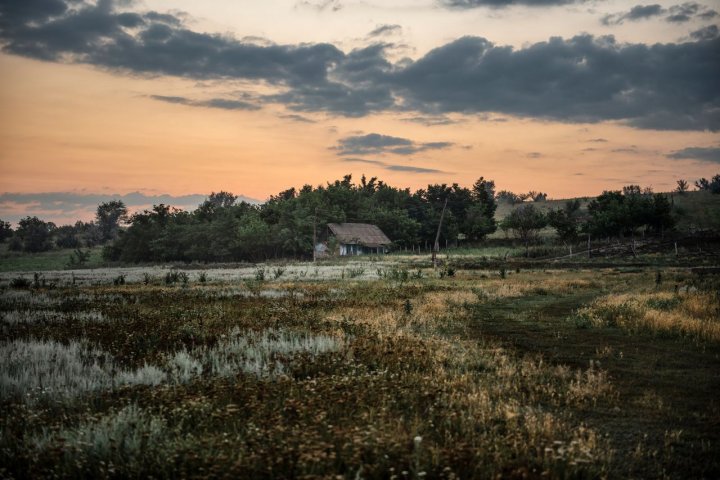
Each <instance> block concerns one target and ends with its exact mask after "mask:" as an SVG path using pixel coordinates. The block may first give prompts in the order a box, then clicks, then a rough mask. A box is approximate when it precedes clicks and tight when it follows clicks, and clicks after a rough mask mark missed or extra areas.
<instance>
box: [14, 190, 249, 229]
mask: <svg viewBox="0 0 720 480" xmlns="http://www.w3.org/2000/svg"><path fill="white" fill-rule="evenodd" d="M206 198H207V195H199V194H192V195H167V194H160V195H148V194H145V193H140V192H132V193H126V194H123V195H119V194H101V193H75V192H48V193H1V194H0V218H2V219H3V220H6V221H11V222H17V221H18V220H20V218H22V217H26V216H28V215H30V216H33V215H34V216H38V217H40V218H42V219H44V220H48V221H54V222H56V223H63V222H74V221H75V220H77V219H83V220H90V219H92V218H93V215H94V212H95V209H96V208H97V206H98V205H99V204H101V203H103V202H109V201H112V200H122V201H123V202H124V203H125V205H126V206H127V207H128V208H129V209H130V210H131V211H135V210H138V209H144V208H148V207H150V206H152V205H158V204H160V203H164V204H166V205H172V206H174V207H177V208H182V209H183V210H194V209H195V208H197V206H198V205H200V204H201V203H202V202H203V201H205V199H206ZM238 200H239V201H246V202H248V203H255V204H257V203H260V201H259V200H255V199H253V198H249V197H244V196H240V197H239V199H238Z"/></svg>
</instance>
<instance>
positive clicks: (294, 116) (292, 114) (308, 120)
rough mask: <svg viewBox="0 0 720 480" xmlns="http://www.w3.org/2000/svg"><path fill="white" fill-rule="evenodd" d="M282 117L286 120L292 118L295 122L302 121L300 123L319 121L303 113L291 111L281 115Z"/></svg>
mask: <svg viewBox="0 0 720 480" xmlns="http://www.w3.org/2000/svg"><path fill="white" fill-rule="evenodd" d="M279 117H280V118H284V119H285V120H292V121H293V122H300V123H317V122H316V121H315V120H312V119H310V118H307V117H303V116H302V115H297V114H295V113H290V114H286V115H279Z"/></svg>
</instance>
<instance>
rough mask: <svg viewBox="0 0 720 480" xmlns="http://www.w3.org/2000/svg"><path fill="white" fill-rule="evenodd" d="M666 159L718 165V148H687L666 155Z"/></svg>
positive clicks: (719, 149) (719, 152)
mask: <svg viewBox="0 0 720 480" xmlns="http://www.w3.org/2000/svg"><path fill="white" fill-rule="evenodd" d="M667 157H668V158H675V159H693V160H702V161H704V162H713V163H720V148H718V147H709V148H708V147H687V148H683V149H682V150H677V151H675V152H672V153H670V154H668V155H667Z"/></svg>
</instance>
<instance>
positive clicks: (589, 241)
mask: <svg viewBox="0 0 720 480" xmlns="http://www.w3.org/2000/svg"><path fill="white" fill-rule="evenodd" d="M588 258H590V234H589V233H588Z"/></svg>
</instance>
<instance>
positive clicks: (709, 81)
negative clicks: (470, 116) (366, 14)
mask: <svg viewBox="0 0 720 480" xmlns="http://www.w3.org/2000/svg"><path fill="white" fill-rule="evenodd" d="M717 78H720V41H718V40H711V41H706V42H693V43H682V44H656V45H651V46H648V45H642V44H618V43H616V42H615V40H614V38H613V37H601V38H595V37H592V36H590V35H581V36H576V37H573V38H571V39H569V40H563V39H561V38H552V39H550V41H548V42H541V43H536V44H534V45H531V46H529V47H526V48H524V49H522V50H514V49H513V48H511V47H498V46H494V45H493V44H492V43H490V42H489V41H488V40H486V39H484V38H478V37H464V38H461V39H459V40H456V41H454V42H452V43H449V44H447V45H444V46H442V47H439V48H437V49H435V50H432V51H430V52H429V53H428V54H427V55H425V56H424V57H423V58H421V59H419V60H417V61H416V62H413V63H412V64H410V65H409V66H407V67H406V68H404V69H402V70H400V71H398V72H396V73H395V74H394V75H393V81H394V86H395V87H396V88H397V90H398V92H399V93H400V94H401V96H402V97H403V98H404V100H405V105H406V106H408V107H409V108H412V109H415V110H419V111H423V110H425V111H427V110H430V111H433V112H434V113H439V114H442V113H449V112H462V113H480V112H502V113H505V114H514V115H517V116H526V117H536V118H546V119H550V120H559V121H565V122H600V121H607V120H619V121H623V122H625V123H627V124H629V125H632V126H635V127H639V128H650V129H661V130H713V131H716V130H718V129H720V83H718V82H717V81H716V79H717Z"/></svg>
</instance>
